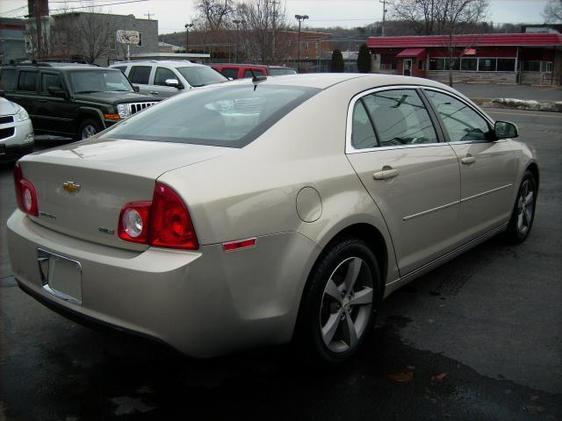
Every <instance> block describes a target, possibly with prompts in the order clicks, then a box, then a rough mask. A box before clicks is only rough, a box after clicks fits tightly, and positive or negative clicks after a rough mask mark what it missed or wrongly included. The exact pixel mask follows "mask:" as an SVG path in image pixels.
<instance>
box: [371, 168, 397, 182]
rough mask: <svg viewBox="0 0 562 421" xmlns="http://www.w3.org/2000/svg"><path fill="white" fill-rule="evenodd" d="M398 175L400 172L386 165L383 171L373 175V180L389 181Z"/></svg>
mask: <svg viewBox="0 0 562 421" xmlns="http://www.w3.org/2000/svg"><path fill="white" fill-rule="evenodd" d="M398 174H400V171H398V170H397V169H396V168H392V167H391V166H389V165H385V166H384V167H382V170H381V171H377V172H376V173H374V174H373V178H374V179H375V180H389V179H391V178H394V177H397V176H398Z"/></svg>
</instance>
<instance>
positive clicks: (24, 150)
mask: <svg viewBox="0 0 562 421" xmlns="http://www.w3.org/2000/svg"><path fill="white" fill-rule="evenodd" d="M33 145H34V140H33V125H32V124H31V120H30V118H29V114H27V111H25V109H24V108H23V107H21V106H19V105H18V104H16V103H14V102H11V101H8V100H7V99H6V98H0V160H2V161H12V160H13V161H15V160H17V159H18V158H19V157H21V156H23V155H25V154H28V153H30V152H32V151H33Z"/></svg>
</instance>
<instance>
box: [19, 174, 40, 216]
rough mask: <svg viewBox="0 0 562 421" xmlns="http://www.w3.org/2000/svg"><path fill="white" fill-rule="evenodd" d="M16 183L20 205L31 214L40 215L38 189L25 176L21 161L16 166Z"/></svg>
mask: <svg viewBox="0 0 562 421" xmlns="http://www.w3.org/2000/svg"><path fill="white" fill-rule="evenodd" d="M14 183H15V187H16V199H17V202H18V207H19V208H20V209H21V210H22V211H23V212H25V213H27V214H29V215H33V216H39V204H38V202H37V190H36V189H35V186H34V185H33V183H32V182H31V181H29V180H27V179H26V178H25V177H24V176H23V171H22V169H21V166H20V164H19V163H17V164H16V166H15V167H14Z"/></svg>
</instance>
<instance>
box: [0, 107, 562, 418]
mask: <svg viewBox="0 0 562 421" xmlns="http://www.w3.org/2000/svg"><path fill="white" fill-rule="evenodd" d="M489 112H490V114H491V115H492V116H493V117H494V118H496V119H505V120H511V121H514V122H516V123H517V124H518V125H519V129H520V132H521V139H522V140H523V141H525V142H527V143H528V144H530V145H532V146H533V147H534V148H535V149H536V151H537V154H538V157H539V164H540V168H541V184H540V192H539V197H538V203H537V213H536V219H535V225H534V227H533V232H532V234H531V236H530V237H529V238H528V240H527V241H526V242H525V243H523V244H522V245H519V246H509V245H506V244H505V243H504V242H503V241H502V240H501V239H500V238H494V239H492V240H490V241H488V242H486V243H485V244H483V245H481V246H479V247H477V248H476V249H473V250H471V251H470V252H468V253H466V254H464V255H462V256H460V257H458V258H456V259H455V260H453V261H452V262H450V263H448V264H446V265H444V266H442V267H441V268H439V269H438V270H436V271H434V272H432V273H430V274H428V275H425V276H423V277H422V278H420V279H418V280H416V281H414V282H413V283H412V284H409V285H408V286H406V287H405V288H403V289H402V290H400V291H398V292H396V293H395V294H393V295H391V296H390V297H389V298H388V300H387V301H386V302H385V304H384V305H383V311H382V314H379V317H378V322H377V324H376V327H375V331H374V332H373V334H372V335H371V338H370V341H369V342H370V343H369V344H368V346H366V347H365V348H364V350H363V351H362V352H361V353H360V355H359V356H358V357H357V358H356V359H355V360H353V361H352V362H351V363H349V364H347V365H344V366H341V367H337V368H333V367H332V368H322V369H318V368H312V367H308V366H305V365H303V364H301V363H300V361H299V360H298V357H294V356H289V350H288V348H287V347H279V348H274V349H260V350H253V351H249V352H245V353H242V354H237V355H231V356H227V357H223V358H218V359H212V360H192V359H187V358H185V357H183V356H181V355H178V354H176V353H175V352H174V351H171V350H169V349H167V348H164V347H163V346H161V345H158V344H153V343H151V342H149V341H146V340H144V339H139V338H136V337H130V336H125V335H124V334H121V333H115V332H106V331H97V330H91V329H89V328H86V327H83V326H81V325H78V324H75V323H73V322H71V321H69V320H66V319H64V318H63V317H61V316H59V315H57V314H55V313H53V312H51V311H50V310H48V309H46V308H45V307H43V306H42V305H40V304H39V303H37V302H36V301H35V300H33V299H32V298H30V297H29V296H27V295H26V294H25V293H23V292H22V291H20V290H19V288H18V287H17V285H16V282H15V280H14V279H13V277H12V276H11V271H10V267H9V263H8V257H7V250H6V220H7V218H8V217H9V215H10V213H11V212H12V210H13V209H14V207H15V206H16V204H15V197H14V193H13V185H12V179H11V167H10V166H7V165H4V166H2V167H1V169H0V220H1V225H0V235H1V242H0V247H1V250H0V347H1V349H0V420H3V419H15V420H20V419H21V420H78V419H79V420H82V419H84V420H89V419H92V420H99V419H166V418H170V417H171V416H172V415H175V414H178V413H180V414H183V416H182V418H186V419H227V418H228V419H252V418H259V419H296V420H298V419H329V420H362V419H365V420H366V419H369V420H372V419H397V420H418V419H463V420H465V419H466V420H476V419H501V420H518V419H546V420H556V419H562V363H561V361H562V306H561V304H560V303H562V276H561V273H562V247H561V239H562V218H561V216H560V210H561V209H562V138H561V137H562V136H561V133H562V114H559V113H539V112H524V111H511V110H489ZM54 144H56V142H55V141H52V140H50V141H49V140H43V141H41V142H38V144H37V148H44V147H50V146H53V145H54Z"/></svg>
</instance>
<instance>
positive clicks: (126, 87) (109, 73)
mask: <svg viewBox="0 0 562 421" xmlns="http://www.w3.org/2000/svg"><path fill="white" fill-rule="evenodd" d="M70 84H71V85H72V91H73V92H74V93H75V94H88V93H92V92H134V91H133V88H132V87H131V84H130V83H129V81H128V80H127V78H126V77H125V76H124V75H123V73H121V71H120V70H109V69H105V70H102V69H99V70H80V71H74V72H70Z"/></svg>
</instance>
